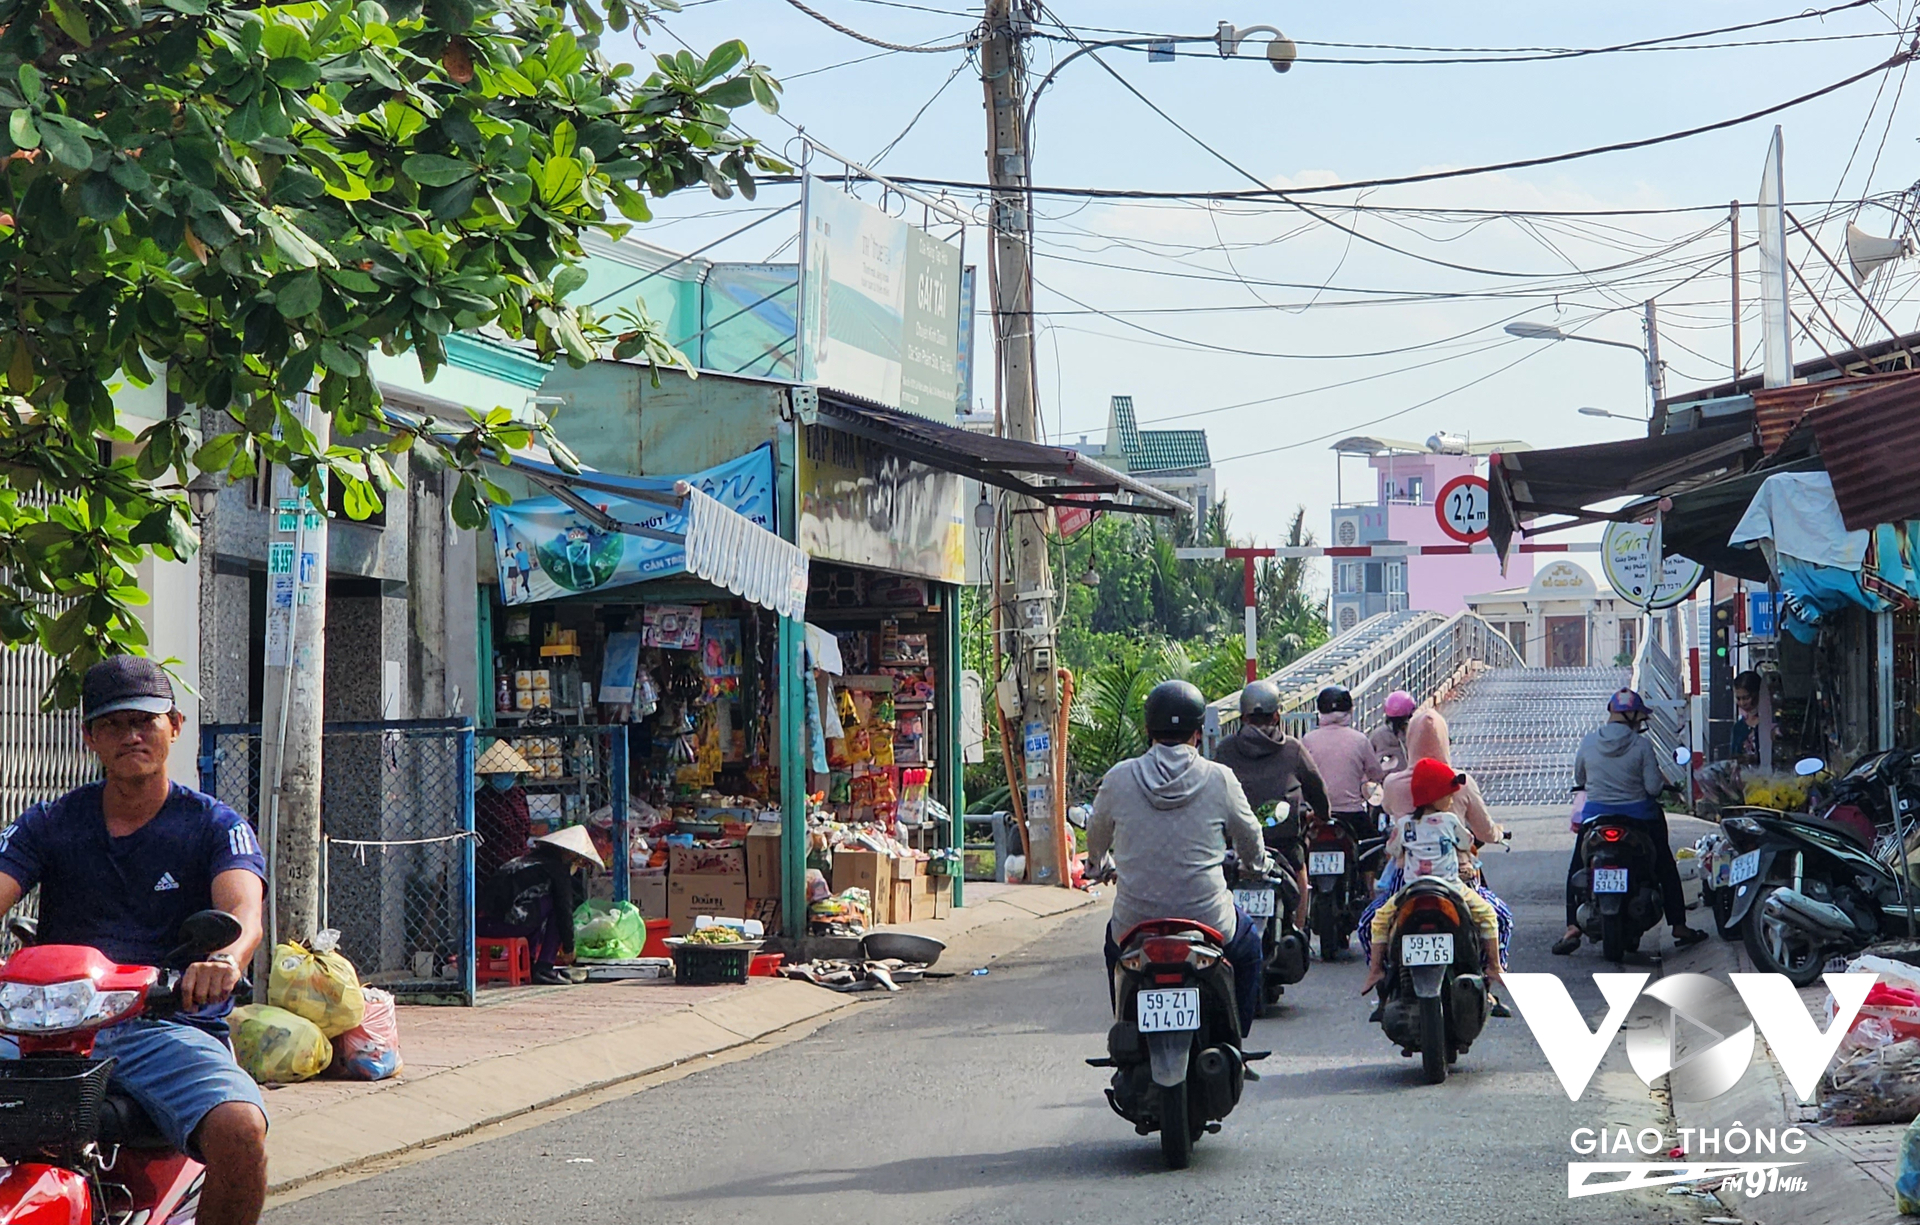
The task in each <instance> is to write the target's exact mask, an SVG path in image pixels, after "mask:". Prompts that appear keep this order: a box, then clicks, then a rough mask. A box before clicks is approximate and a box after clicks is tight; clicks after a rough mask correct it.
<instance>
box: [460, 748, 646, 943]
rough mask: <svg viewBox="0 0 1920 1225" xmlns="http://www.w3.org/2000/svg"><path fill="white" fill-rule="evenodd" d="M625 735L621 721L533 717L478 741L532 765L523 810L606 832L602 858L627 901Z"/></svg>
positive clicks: (617, 891)
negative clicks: (499, 743) (511, 751)
mask: <svg viewBox="0 0 1920 1225" xmlns="http://www.w3.org/2000/svg"><path fill="white" fill-rule="evenodd" d="M627 734H628V730H627V725H626V724H624V723H541V722H538V721H536V720H532V719H529V720H527V721H525V722H522V723H519V724H516V725H514V726H512V727H506V726H502V727H489V728H483V729H482V730H481V732H480V736H481V737H482V739H483V740H487V741H491V740H504V741H506V742H507V743H508V744H510V745H512V746H513V747H514V748H515V749H517V750H519V752H520V755H521V756H522V757H525V758H526V759H527V761H528V763H529V764H531V765H533V766H534V767H536V772H535V773H534V774H531V775H527V776H526V777H525V778H523V780H522V786H523V787H524V788H525V789H526V792H527V802H528V809H529V812H530V814H531V815H532V817H533V818H534V820H535V821H536V822H539V821H542V820H545V821H546V822H547V823H548V824H549V825H578V824H581V823H583V822H590V823H592V824H593V825H594V826H596V827H597V828H600V829H604V830H606V831H607V832H608V834H609V835H610V837H611V839H612V843H613V857H612V858H611V859H609V860H608V861H607V868H608V871H609V872H610V873H611V874H612V876H613V897H614V900H615V901H618V902H625V901H628V900H629V893H630V890H631V888H632V878H631V876H629V874H628V869H629V865H628V862H627V850H628V846H629V845H630V844H629V842H628V838H627V813H628V810H629V808H630V807H631V805H632V797H631V796H630V794H629V792H630V790H631V788H630V785H629V779H628V774H627ZM483 748H484V746H483ZM543 797H544V798H543ZM655 917H658V916H655Z"/></svg>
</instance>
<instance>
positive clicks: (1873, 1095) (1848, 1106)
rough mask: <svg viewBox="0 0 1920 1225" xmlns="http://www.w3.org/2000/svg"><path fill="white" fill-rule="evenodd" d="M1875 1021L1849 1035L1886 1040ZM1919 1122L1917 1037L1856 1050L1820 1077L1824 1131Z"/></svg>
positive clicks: (1887, 1031) (1886, 1034) (1887, 1034)
mask: <svg viewBox="0 0 1920 1225" xmlns="http://www.w3.org/2000/svg"><path fill="white" fill-rule="evenodd" d="M1885 1025H1886V1023H1885V1022H1884V1021H1880V1020H1878V1019H1872V1020H1869V1021H1868V1022H1867V1023H1866V1024H1865V1025H1863V1026H1861V1027H1860V1029H1858V1030H1855V1031H1853V1033H1851V1034H1849V1039H1853V1038H1856V1037H1858V1038H1863V1039H1871V1038H1890V1037H1891V1036H1892V1031H1891V1030H1890V1029H1887V1028H1885ZM1916 1117H1920V1038H1906V1039H1902V1040H1900V1041H1898V1042H1884V1043H1882V1044H1880V1045H1877V1046H1856V1047H1855V1048H1854V1049H1853V1050H1852V1051H1851V1052H1850V1053H1847V1054H1843V1055H1841V1056H1840V1058H1839V1059H1838V1060H1837V1061H1836V1062H1835V1063H1834V1065H1833V1066H1832V1067H1831V1068H1829V1069H1828V1070H1827V1073H1826V1075H1824V1076H1822V1077H1821V1078H1820V1122H1821V1124H1822V1126H1828V1127H1859V1126H1865V1125H1866V1124H1869V1123H1906V1122H1911V1121H1912V1120H1913V1119H1914V1118H1916Z"/></svg>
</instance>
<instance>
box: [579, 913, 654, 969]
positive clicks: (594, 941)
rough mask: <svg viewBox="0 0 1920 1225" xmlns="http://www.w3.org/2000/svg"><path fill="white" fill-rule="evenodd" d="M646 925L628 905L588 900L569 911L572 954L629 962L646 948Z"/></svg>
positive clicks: (602, 959) (597, 959) (598, 959)
mask: <svg viewBox="0 0 1920 1225" xmlns="http://www.w3.org/2000/svg"><path fill="white" fill-rule="evenodd" d="M646 943H647V923H646V920H645V919H643V918H641V917H640V911H639V910H638V909H636V908H635V907H634V906H633V904H632V903H630V902H609V901H607V900H606V899H604V898H592V899H590V900H588V901H587V902H585V903H583V904H582V905H581V907H580V909H578V910H576V911H574V912H573V955H574V956H575V957H586V958H589V959H591V960H595V961H629V960H632V959H633V958H635V957H638V956H640V950H641V949H643V948H645V947H646Z"/></svg>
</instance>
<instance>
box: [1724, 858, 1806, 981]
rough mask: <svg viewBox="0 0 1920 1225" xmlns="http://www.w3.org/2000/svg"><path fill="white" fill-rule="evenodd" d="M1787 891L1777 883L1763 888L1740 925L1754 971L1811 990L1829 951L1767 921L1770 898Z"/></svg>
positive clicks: (1801, 935) (1802, 936) (1804, 936)
mask: <svg viewBox="0 0 1920 1225" xmlns="http://www.w3.org/2000/svg"><path fill="white" fill-rule="evenodd" d="M1784 888H1786V886H1785V885H1782V884H1780V883H1779V882H1777V881H1776V882H1774V883H1773V884H1769V885H1762V886H1761V887H1760V893H1759V896H1757V897H1755V898H1754V899H1753V905H1752V906H1751V907H1750V908H1749V909H1748V910H1747V917H1746V919H1745V921H1744V922H1743V923H1742V924H1741V928H1742V931H1741V935H1742V936H1743V937H1744V938H1745V941H1746V946H1747V956H1748V957H1751V958H1752V959H1753V968H1754V969H1756V970H1758V971H1760V972H1761V973H1762V974H1784V975H1785V976H1786V977H1787V980H1788V981H1789V982H1791V983H1792V984H1793V985H1794V986H1796V987H1810V986H1812V985H1813V983H1814V980H1815V979H1817V978H1819V977H1820V971H1821V970H1823V969H1825V968H1826V965H1827V955H1826V949H1825V948H1824V947H1822V946H1821V944H1820V942H1819V941H1817V940H1815V939H1813V938H1812V937H1810V936H1808V935H1807V934H1806V933H1805V932H1801V931H1797V930H1795V929H1794V928H1792V927H1785V926H1782V927H1779V928H1775V927H1773V926H1770V925H1769V924H1768V923H1767V920H1766V914H1765V910H1766V902H1767V896H1768V895H1769V894H1771V893H1772V892H1773V891H1774V890H1776V889H1784Z"/></svg>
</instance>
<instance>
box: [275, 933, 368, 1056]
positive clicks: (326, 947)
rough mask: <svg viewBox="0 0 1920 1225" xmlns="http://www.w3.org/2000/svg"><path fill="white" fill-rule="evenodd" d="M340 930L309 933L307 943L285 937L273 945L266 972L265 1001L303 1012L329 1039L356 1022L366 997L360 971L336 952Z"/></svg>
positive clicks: (364, 1011)
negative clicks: (311, 937) (316, 933)
mask: <svg viewBox="0 0 1920 1225" xmlns="http://www.w3.org/2000/svg"><path fill="white" fill-rule="evenodd" d="M339 944H340V933H339V932H337V931H333V930H331V929H329V930H327V931H323V932H321V933H320V934H319V935H317V936H315V937H314V938H313V943H312V945H311V947H309V946H308V945H304V944H299V943H297V942H294V941H288V942H287V943H285V944H276V945H274V946H273V968H272V970H271V971H270V972H269V973H268V975H267V1003H269V1004H272V1005H273V1006H274V1007H275V1008H284V1009H286V1010H287V1011H288V1012H291V1013H293V1014H294V1015H295V1016H299V1017H305V1018H306V1019H307V1020H309V1021H312V1022H313V1023H314V1024H315V1025H318V1026H319V1027H320V1032H321V1033H322V1034H324V1035H326V1036H327V1037H328V1038H337V1037H339V1036H340V1035H341V1034H344V1033H346V1032H347V1031H348V1030H350V1029H352V1028H353V1027H354V1026H356V1025H358V1024H360V1021H361V1018H362V1017H364V1016H365V1015H366V1011H367V1002H366V997H365V996H363V995H361V994H360V974H359V972H358V971H356V970H355V969H354V968H353V963H352V962H350V961H348V960H347V959H346V958H345V957H343V956H341V955H340V952H339Z"/></svg>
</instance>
